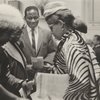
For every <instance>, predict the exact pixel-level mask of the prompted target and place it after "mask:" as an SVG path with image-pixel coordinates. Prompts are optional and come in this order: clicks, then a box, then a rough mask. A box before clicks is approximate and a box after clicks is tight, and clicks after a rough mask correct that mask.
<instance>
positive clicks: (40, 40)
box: [37, 27, 43, 55]
mask: <svg viewBox="0 0 100 100" xmlns="http://www.w3.org/2000/svg"><path fill="white" fill-rule="evenodd" d="M42 42H43V32H42V30H41V29H40V27H38V43H37V55H38V53H39V50H40V48H41V44H42Z"/></svg>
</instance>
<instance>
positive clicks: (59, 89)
mask: <svg viewBox="0 0 100 100" xmlns="http://www.w3.org/2000/svg"><path fill="white" fill-rule="evenodd" d="M36 84H37V90H36V95H37V97H39V98H45V97H50V98H54V97H55V98H59V100H62V98H63V96H64V94H65V91H66V89H67V88H68V85H69V76H68V74H47V73H38V74H37V78H36Z"/></svg>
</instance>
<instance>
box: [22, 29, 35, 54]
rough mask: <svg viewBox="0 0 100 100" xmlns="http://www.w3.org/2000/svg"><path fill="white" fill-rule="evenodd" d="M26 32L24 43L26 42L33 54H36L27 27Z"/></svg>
mask: <svg viewBox="0 0 100 100" xmlns="http://www.w3.org/2000/svg"><path fill="white" fill-rule="evenodd" d="M23 32H24V34H23V39H24V43H25V44H26V46H27V48H28V49H29V51H31V55H36V51H35V49H34V48H32V45H31V42H30V39H29V36H28V32H27V29H26V28H25V29H24V30H23Z"/></svg>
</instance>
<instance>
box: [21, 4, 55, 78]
mask: <svg viewBox="0 0 100 100" xmlns="http://www.w3.org/2000/svg"><path fill="white" fill-rule="evenodd" d="M24 19H25V21H26V23H27V25H26V28H25V29H24V30H23V32H24V34H23V35H22V37H21V39H20V40H21V41H22V42H23V44H24V46H23V48H22V50H23V52H24V54H25V56H26V59H27V64H28V65H29V66H28V67H27V70H28V73H29V79H33V78H34V75H35V73H36V72H37V71H44V69H43V66H44V65H45V66H46V65H49V64H53V57H54V54H55V44H54V41H53V39H52V34H51V31H50V30H48V29H47V28H46V27H45V26H41V24H39V21H40V18H39V11H38V8H37V7H35V6H29V7H27V8H26V9H25V16H24ZM31 65H32V66H31ZM41 68H42V69H41ZM40 69H41V70H40Z"/></svg>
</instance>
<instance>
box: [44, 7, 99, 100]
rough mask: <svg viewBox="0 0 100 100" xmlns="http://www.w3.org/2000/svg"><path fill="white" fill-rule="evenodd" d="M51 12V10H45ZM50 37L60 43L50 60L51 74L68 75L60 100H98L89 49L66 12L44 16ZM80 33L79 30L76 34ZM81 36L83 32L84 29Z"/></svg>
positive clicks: (85, 27) (56, 11)
mask: <svg viewBox="0 0 100 100" xmlns="http://www.w3.org/2000/svg"><path fill="white" fill-rule="evenodd" d="M48 11H51V10H48ZM44 15H45V18H46V21H47V23H48V25H49V26H50V28H51V30H52V31H53V35H54V36H55V38H56V39H57V40H60V43H59V44H58V47H57V52H56V55H55V58H54V69H53V71H54V73H58V74H69V77H70V79H69V87H68V89H67V90H66V93H65V95H64V100H98V98H99V97H98V87H97V82H96V76H95V70H94V67H93V62H92V58H91V54H90V51H89V48H88V46H87V44H86V42H85V41H84V39H83V38H82V37H81V35H80V34H79V32H78V29H77V23H76V22H75V20H76V19H75V17H74V16H73V15H72V13H71V12H70V10H68V9H63V10H61V9H58V10H57V9H56V10H55V12H53V13H48V12H46V13H45V12H44ZM80 30H81V29H80V28H79V31H80ZM82 32H84V33H86V32H87V26H85V25H84V27H83V28H82Z"/></svg>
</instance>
